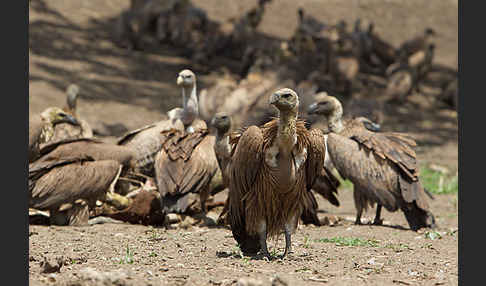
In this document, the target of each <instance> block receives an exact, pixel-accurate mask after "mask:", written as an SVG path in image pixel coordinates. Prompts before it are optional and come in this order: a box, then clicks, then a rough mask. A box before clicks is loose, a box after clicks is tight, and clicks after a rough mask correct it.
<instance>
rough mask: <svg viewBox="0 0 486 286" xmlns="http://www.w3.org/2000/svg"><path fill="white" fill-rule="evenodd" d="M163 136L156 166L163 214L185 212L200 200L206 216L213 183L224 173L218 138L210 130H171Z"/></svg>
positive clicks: (163, 132)
mask: <svg viewBox="0 0 486 286" xmlns="http://www.w3.org/2000/svg"><path fill="white" fill-rule="evenodd" d="M162 136H163V137H164V139H163V140H162V141H161V144H162V147H161V149H160V151H159V152H158V153H157V155H156V157H155V163H154V169H155V179H156V182H157V187H158V189H159V192H160V199H161V204H162V211H163V212H165V213H185V212H187V211H188V210H189V209H190V208H191V207H193V205H194V204H195V203H196V202H197V201H198V200H199V201H200V206H201V212H202V213H203V214H205V213H206V211H207V209H206V205H205V203H206V199H207V198H208V197H209V195H210V194H211V184H212V180H213V178H214V179H216V178H217V177H218V176H217V173H218V172H220V170H219V167H218V161H217V159H216V155H215V154H214V149H213V148H214V143H215V137H214V136H213V135H209V131H208V130H207V129H197V130H195V131H193V132H187V131H183V130H177V129H170V130H167V131H162ZM219 180H221V175H220V176H219ZM221 190H223V188H219V189H217V190H216V191H215V192H217V191H221ZM213 194H214V193H213ZM196 212H197V211H196Z"/></svg>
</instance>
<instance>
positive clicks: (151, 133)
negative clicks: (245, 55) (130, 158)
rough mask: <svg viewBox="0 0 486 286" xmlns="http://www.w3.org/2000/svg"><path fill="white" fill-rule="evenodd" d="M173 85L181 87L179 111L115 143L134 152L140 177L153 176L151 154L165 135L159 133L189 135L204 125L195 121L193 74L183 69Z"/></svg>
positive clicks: (195, 96)
mask: <svg viewBox="0 0 486 286" xmlns="http://www.w3.org/2000/svg"><path fill="white" fill-rule="evenodd" d="M177 85H179V86H181V87H182V108H180V107H176V108H174V109H172V110H170V111H169V112H167V115H168V117H169V119H167V120H162V121H159V122H155V123H152V124H149V125H146V126H144V127H141V128H139V129H136V130H133V131H130V132H128V133H127V134H125V135H124V136H122V137H121V138H120V139H119V140H118V145H124V146H128V147H131V148H133V149H135V152H136V155H135V161H136V169H137V170H138V171H140V172H142V173H143V174H145V175H147V176H151V177H155V176H154V160H155V155H156V154H157V153H158V152H159V150H160V148H161V147H162V143H163V140H164V138H165V135H163V134H162V133H161V132H163V131H166V130H170V129H176V130H181V131H182V130H184V129H186V131H188V132H192V131H194V130H197V129H205V128H207V127H206V123H205V122H204V121H203V120H200V119H198V118H197V116H198V114H199V111H198V99H197V94H196V75H195V74H194V73H193V72H192V71H190V70H187V69H186V70H183V71H181V72H180V73H179V75H178V77H177Z"/></svg>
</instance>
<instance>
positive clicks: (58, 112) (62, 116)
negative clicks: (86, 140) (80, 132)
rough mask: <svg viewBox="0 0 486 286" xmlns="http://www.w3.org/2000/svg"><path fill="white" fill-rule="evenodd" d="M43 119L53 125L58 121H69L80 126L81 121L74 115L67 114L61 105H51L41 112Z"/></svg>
mask: <svg viewBox="0 0 486 286" xmlns="http://www.w3.org/2000/svg"><path fill="white" fill-rule="evenodd" d="M41 117H42V120H44V121H45V122H48V123H50V124H51V125H56V124H58V123H69V124H72V125H76V126H79V122H78V121H77V120H76V118H74V117H73V116H71V115H69V114H67V113H66V112H64V111H63V110H62V109H61V108H59V107H50V108H47V109H46V110H44V111H43V112H42V113H41Z"/></svg>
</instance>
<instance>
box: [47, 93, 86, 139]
mask: <svg viewBox="0 0 486 286" xmlns="http://www.w3.org/2000/svg"><path fill="white" fill-rule="evenodd" d="M78 94H79V87H78V85H76V84H70V85H69V86H68V87H67V89H66V106H65V107H64V108H63V110H64V111H65V112H66V113H67V114H70V115H71V116H73V117H74V118H76V120H77V121H78V122H79V126H74V125H71V124H68V123H62V124H58V125H56V126H55V127H54V135H53V136H52V138H51V140H50V142H56V141H60V140H63V139H70V138H73V139H74V138H92V137H93V130H92V129H91V126H89V124H88V122H86V121H85V120H83V119H81V118H80V117H79V115H78V113H77V111H76V105H77V99H78Z"/></svg>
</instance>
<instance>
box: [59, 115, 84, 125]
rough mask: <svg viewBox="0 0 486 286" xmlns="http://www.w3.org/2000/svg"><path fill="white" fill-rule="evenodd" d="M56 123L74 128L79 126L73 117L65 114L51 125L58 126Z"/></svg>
mask: <svg viewBox="0 0 486 286" xmlns="http://www.w3.org/2000/svg"><path fill="white" fill-rule="evenodd" d="M58 123H69V124H72V125H75V126H79V125H80V124H79V121H78V120H76V118H74V117H73V116H71V115H69V114H66V115H64V116H63V117H62V118H61V119H57V120H55V121H54V122H53V124H58Z"/></svg>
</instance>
